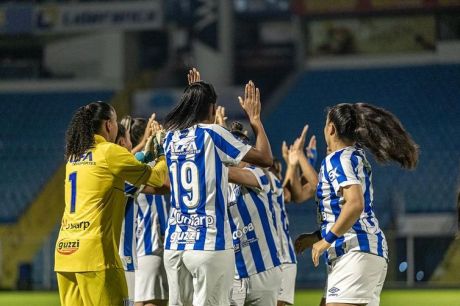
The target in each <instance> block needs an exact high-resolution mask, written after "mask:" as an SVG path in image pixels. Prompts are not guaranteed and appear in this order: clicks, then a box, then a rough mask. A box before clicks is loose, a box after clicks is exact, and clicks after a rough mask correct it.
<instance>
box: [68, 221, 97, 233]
mask: <svg viewBox="0 0 460 306" xmlns="http://www.w3.org/2000/svg"><path fill="white" fill-rule="evenodd" d="M90 225H91V222H89V221H81V222H76V223H68V222H67V220H62V224H61V230H62V231H75V232H76V231H84V230H86V229H87V228H88V227H89V226H90Z"/></svg>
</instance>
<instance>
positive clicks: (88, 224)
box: [55, 102, 167, 306]
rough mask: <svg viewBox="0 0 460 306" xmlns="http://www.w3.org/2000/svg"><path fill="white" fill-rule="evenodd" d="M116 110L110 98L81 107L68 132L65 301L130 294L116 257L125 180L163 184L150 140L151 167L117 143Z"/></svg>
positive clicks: (62, 235)
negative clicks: (108, 102) (111, 104)
mask: <svg viewBox="0 0 460 306" xmlns="http://www.w3.org/2000/svg"><path fill="white" fill-rule="evenodd" d="M117 132H118V126H117V115H116V112H115V110H114V109H113V108H112V107H111V106H110V105H109V104H106V103H103V102H95V103H91V104H88V105H86V106H83V107H81V108H79V109H78V110H77V111H76V112H75V114H74V115H73V117H72V120H71V122H70V124H69V127H68V130H67V134H66V154H65V157H66V160H67V164H66V177H65V210H64V213H63V217H62V226H61V229H60V232H59V237H58V239H57V242H56V252H55V271H56V272H57V280H58V285H59V295H60V300H61V305H63V306H67V305H69V306H78V305H123V303H124V302H125V300H126V298H127V296H128V294H127V288H126V281H125V276H124V272H123V266H122V264H121V261H120V258H119V256H118V247H119V241H120V234H121V224H122V220H123V214H124V203H125V195H124V183H125V181H128V182H130V183H131V184H133V185H134V186H136V187H139V186H140V185H142V184H145V185H150V186H153V187H161V186H162V185H163V182H164V181H165V177H166V175H167V167H166V163H165V161H164V156H156V155H155V154H157V153H159V152H160V151H161V150H160V149H159V148H158V145H157V146H155V144H154V145H151V146H149V148H151V150H152V152H144V153H146V154H147V153H148V154H147V155H150V154H151V158H153V159H156V161H157V162H156V164H155V166H154V167H153V168H152V167H150V166H148V165H146V164H143V163H141V162H139V161H137V160H136V159H135V158H134V156H133V155H132V154H131V153H130V152H128V150H126V149H125V148H122V147H120V146H118V145H116V144H114V141H115V138H116V136H117Z"/></svg>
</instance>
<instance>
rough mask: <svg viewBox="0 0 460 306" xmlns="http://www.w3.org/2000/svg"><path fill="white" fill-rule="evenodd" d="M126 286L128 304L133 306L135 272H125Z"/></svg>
mask: <svg viewBox="0 0 460 306" xmlns="http://www.w3.org/2000/svg"><path fill="white" fill-rule="evenodd" d="M125 278H126V285H127V286H128V298H129V304H130V305H134V290H135V289H134V288H135V287H134V278H135V271H125Z"/></svg>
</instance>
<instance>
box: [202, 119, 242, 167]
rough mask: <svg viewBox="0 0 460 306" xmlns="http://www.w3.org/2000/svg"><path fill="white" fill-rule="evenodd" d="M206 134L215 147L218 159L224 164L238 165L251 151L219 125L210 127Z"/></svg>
mask: <svg viewBox="0 0 460 306" xmlns="http://www.w3.org/2000/svg"><path fill="white" fill-rule="evenodd" d="M207 132H208V133H209V135H210V136H211V138H212V141H213V142H214V145H215V146H216V147H217V152H218V154H219V157H220V159H221V160H222V162H223V163H224V164H227V165H238V164H239V163H240V161H241V160H242V159H243V158H244V156H245V155H246V153H248V151H249V150H250V149H251V146H250V145H246V144H244V143H242V142H241V141H239V140H238V139H236V138H235V136H233V135H232V134H231V133H230V132H229V131H227V130H226V129H224V128H223V127H221V126H220V125H217V124H213V125H211V127H210V128H208V129H207Z"/></svg>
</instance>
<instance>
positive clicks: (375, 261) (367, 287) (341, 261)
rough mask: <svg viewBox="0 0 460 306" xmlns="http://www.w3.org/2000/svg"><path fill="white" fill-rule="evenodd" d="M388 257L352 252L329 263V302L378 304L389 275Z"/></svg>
mask: <svg viewBox="0 0 460 306" xmlns="http://www.w3.org/2000/svg"><path fill="white" fill-rule="evenodd" d="M387 267H388V264H387V261H386V260H385V258H383V257H380V256H377V255H373V254H369V253H364V252H349V253H346V254H345V255H343V256H340V257H339V258H338V259H336V260H334V261H333V262H332V264H331V265H329V269H328V276H327V296H326V303H348V304H367V306H378V305H379V304H380V293H381V292H382V287H383V283H384V282H385V277H386V275H387Z"/></svg>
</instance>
